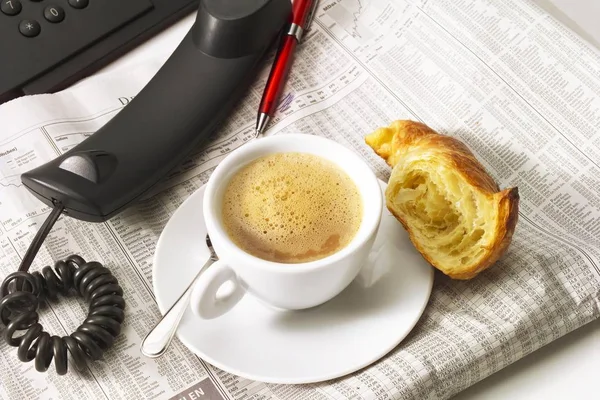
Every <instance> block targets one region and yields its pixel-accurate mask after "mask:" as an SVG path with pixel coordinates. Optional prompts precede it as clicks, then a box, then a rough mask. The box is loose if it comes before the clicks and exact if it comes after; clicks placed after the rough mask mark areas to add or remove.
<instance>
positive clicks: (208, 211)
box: [202, 133, 383, 274]
mask: <svg viewBox="0 0 600 400" xmlns="http://www.w3.org/2000/svg"><path fill="white" fill-rule="evenodd" d="M297 140H302V141H304V142H306V141H313V142H314V143H315V145H317V146H318V145H319V144H327V145H328V146H334V147H336V148H337V149H336V151H337V152H341V153H345V156H346V157H350V158H353V159H354V161H355V162H356V164H357V165H358V166H360V167H359V168H361V169H363V170H364V172H365V174H366V175H367V176H368V177H369V179H368V180H367V181H366V182H359V181H357V180H355V179H354V177H353V176H350V177H351V178H352V180H353V182H354V183H355V184H356V185H357V187H358V188H359V191H360V192H361V194H362V193H366V192H369V193H373V194H370V195H372V196H374V197H375V199H374V201H373V203H374V206H375V207H376V209H374V210H373V212H374V214H373V215H374V217H373V218H371V219H370V220H366V221H365V219H364V212H363V220H362V221H361V225H360V226H359V229H358V231H357V234H356V235H358V233H359V232H360V231H361V229H362V228H363V224H366V225H365V226H366V229H365V233H364V234H363V235H362V236H361V237H358V236H355V237H354V238H353V239H352V240H351V241H350V243H348V244H347V245H346V246H345V247H344V248H342V249H341V250H339V251H337V252H335V253H333V254H331V255H329V256H327V257H324V258H320V259H318V260H313V261H309V262H304V263H280V262H275V261H269V260H265V259H262V258H260V257H257V256H254V255H252V254H250V253H247V252H246V251H244V250H242V249H241V248H239V247H238V246H237V245H236V244H235V243H234V242H233V240H232V239H231V238H230V237H229V235H228V234H227V232H226V230H225V228H224V227H223V225H222V222H221V221H220V218H218V217H217V216H215V215H213V213H212V210H214V207H215V205H214V201H215V195H216V194H215V192H216V191H217V189H218V188H220V187H221V185H225V184H227V183H228V182H229V179H231V175H233V174H234V173H235V171H237V170H239V169H240V168H242V167H243V166H244V165H247V164H248V163H250V162H252V161H253V160H255V159H257V158H258V157H261V156H265V155H267V154H272V153H277V152H278V151H272V152H265V153H264V154H261V155H260V156H256V157H253V158H251V159H248V160H245V161H244V162H243V163H239V159H240V158H243V157H244V155H245V154H247V153H249V152H252V151H255V150H258V149H261V148H263V147H265V146H269V145H270V144H271V142H287V141H292V142H293V141H297ZM285 151H288V152H293V151H294V150H293V149H290V150H285ZM279 152H282V151H279ZM325 158H327V157H325ZM328 159H329V160H330V161H334V162H335V160H333V159H331V158H328ZM340 168H343V167H341V166H340ZM346 172H347V171H346ZM225 175H230V176H229V179H227V180H226V182H223V178H224V177H225ZM382 210H383V194H382V193H381V187H380V186H379V182H378V179H377V176H376V175H375V173H374V172H373V171H372V170H371V168H370V167H369V165H368V164H367V163H366V162H365V161H364V160H363V159H362V158H361V157H360V156H358V155H357V154H356V153H354V152H353V151H352V150H350V149H348V148H346V147H344V146H343V145H341V144H339V143H337V142H336V141H334V140H331V139H328V138H324V137H320V136H315V135H310V134H305V133H287V134H278V135H273V136H267V137H262V138H259V139H255V140H253V141H251V142H250V143H247V144H244V145H242V146H241V147H238V148H237V149H235V150H233V151H232V152H231V153H229V154H228V155H227V156H226V157H225V159H223V160H222V161H221V162H220V163H219V164H218V165H217V167H216V168H215V170H214V171H213V173H212V174H211V176H210V178H209V180H208V183H207V185H206V190H205V192H204V201H203V210H202V211H203V214H204V220H205V223H206V227H207V230H208V232H209V234H210V233H211V232H212V234H213V235H214V234H215V233H216V234H217V235H219V236H221V237H223V238H224V240H222V241H219V240H218V241H219V242H221V243H225V244H226V246H227V253H228V254H231V255H232V258H234V259H236V260H240V264H244V265H250V266H253V267H255V268H259V269H262V270H268V271H272V272H277V273H286V274H298V273H305V272H309V271H312V270H315V269H319V268H322V267H324V266H327V265H331V264H335V263H336V262H338V261H340V260H342V259H344V258H346V257H348V256H350V255H352V253H354V252H356V251H357V250H358V249H359V248H360V247H361V246H362V245H364V243H365V242H367V241H368V240H369V239H370V238H371V237H372V236H373V235H374V234H375V233H376V231H377V229H378V227H379V222H380V220H381V212H382ZM211 240H213V243H214V239H213V237H212V235H211ZM217 255H218V254H217Z"/></svg>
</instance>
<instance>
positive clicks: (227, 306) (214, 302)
mask: <svg viewBox="0 0 600 400" xmlns="http://www.w3.org/2000/svg"><path fill="white" fill-rule="evenodd" d="M227 282H231V283H232V284H233V289H232V290H231V291H229V293H227V294H226V295H225V296H217V292H218V291H219V289H220V288H221V287H222V286H223V285H224V284H225V283H227ZM245 293H246V291H245V290H244V288H242V285H241V284H240V281H239V280H238V278H237V274H236V273H235V271H234V270H233V269H232V268H231V267H230V266H228V265H227V264H225V263H224V262H223V261H221V260H219V261H216V262H215V263H214V264H213V265H211V266H210V267H209V268H208V269H207V270H206V271H204V273H203V274H202V275H201V276H200V277H199V279H198V281H197V282H196V284H195V285H194V289H193V290H192V296H191V299H190V306H191V307H192V311H193V312H194V314H196V315H197V316H199V317H200V318H202V319H213V318H217V317H220V316H221V315H223V314H225V313H226V312H228V311H229V310H231V309H232V308H233V306H235V305H236V304H237V303H238V302H239V301H240V300H241V299H242V297H244V294H245Z"/></svg>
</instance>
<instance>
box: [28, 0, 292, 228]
mask: <svg viewBox="0 0 600 400" xmlns="http://www.w3.org/2000/svg"><path fill="white" fill-rule="evenodd" d="M290 14H291V2H290V1H289V0H202V1H201V2H200V5H199V9H198V13H197V16H196V21H195V23H194V25H193V26H192V28H191V29H190V31H189V32H188V33H187V35H186V36H185V38H184V39H183V41H182V42H181V43H180V44H179V46H178V47H177V49H176V50H175V52H174V53H173V54H172V55H171V57H170V58H169V59H168V60H167V62H166V63H165V64H164V66H163V67H162V68H161V69H160V70H159V71H158V73H157V74H156V75H155V76H154V77H153V78H152V80H151V81H150V82H149V83H148V84H147V85H146V87H144V89H143V90H142V91H141V92H140V93H139V94H138V95H137V96H136V97H135V98H134V99H133V100H132V101H131V102H130V103H129V104H127V105H126V106H125V107H124V109H123V110H121V111H120V112H119V113H118V114H117V115H116V116H115V117H114V118H113V119H111V120H110V121H109V122H108V123H107V124H106V125H105V126H103V127H102V128H101V129H99V130H98V131H97V132H96V133H94V134H93V135H91V136H90V137H89V138H87V139H86V140H84V141H83V142H82V143H80V144H79V145H77V146H76V147H74V148H73V149H71V150H70V151H68V152H67V153H65V154H64V155H62V156H59V157H58V158H56V159H54V160H52V161H50V162H48V163H46V164H44V165H42V166H40V167H38V168H35V169H33V170H31V171H29V172H27V173H25V174H23V175H22V176H21V180H22V182H23V184H24V186H25V187H27V189H29V190H30V191H31V192H32V193H33V194H34V195H35V196H36V197H37V198H38V199H40V200H41V201H42V202H44V203H45V204H47V205H49V206H51V207H52V206H53V205H54V204H55V203H60V204H61V205H62V207H63V208H64V212H66V213H67V215H69V216H71V217H73V218H77V219H80V220H84V221H91V222H101V221H105V220H107V219H109V218H111V217H112V216H114V215H115V214H117V213H119V212H120V211H122V210H123V209H125V208H126V207H127V206H128V205H130V204H131V203H132V202H133V201H134V200H136V199H138V198H140V197H141V196H142V195H143V194H144V193H145V192H147V191H148V190H149V189H150V188H151V187H152V186H153V185H154V184H156V183H157V182H158V181H159V180H160V179H161V178H162V177H164V176H165V175H166V174H167V173H168V172H169V170H171V169H173V168H174V167H176V166H177V164H178V163H180V162H181V161H182V160H183V158H184V157H185V156H186V155H188V154H189V151H190V150H192V149H193V148H194V147H196V146H199V145H201V144H202V143H203V142H205V141H207V140H208V139H209V137H210V134H211V133H212V131H213V130H214V128H215V127H216V126H217V125H218V124H219V123H220V122H221V121H223V120H224V119H225V118H226V117H227V116H228V114H229V113H230V111H231V109H232V107H233V106H234V104H235V103H236V101H237V100H238V99H239V98H240V97H241V96H242V95H243V93H244V91H245V90H246V89H247V87H248V85H249V83H250V82H251V80H252V78H253V77H254V75H255V73H256V70H257V67H258V65H259V62H260V60H261V58H262V57H263V55H264V54H265V52H266V51H267V49H268V48H269V47H270V45H271V44H272V43H273V42H274V41H275V39H276V38H277V34H278V32H279V31H281V29H282V28H283V26H284V24H285V23H286V22H287V21H288V19H289V17H290Z"/></svg>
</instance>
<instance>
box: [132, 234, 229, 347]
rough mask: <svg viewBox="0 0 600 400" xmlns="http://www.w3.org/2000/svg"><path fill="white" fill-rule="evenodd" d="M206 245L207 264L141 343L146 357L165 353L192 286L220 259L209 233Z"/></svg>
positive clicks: (185, 307) (186, 303) (188, 300)
mask: <svg viewBox="0 0 600 400" xmlns="http://www.w3.org/2000/svg"><path fill="white" fill-rule="evenodd" d="M206 246H207V247H208V250H210V258H209V259H208V261H206V264H204V266H203V267H202V268H200V271H199V272H198V274H197V275H196V277H195V278H194V280H192V283H190V284H189V286H188V287H187V289H185V292H183V294H182V295H181V296H179V298H178V299H177V301H176V302H175V304H173V305H172V306H171V308H169V310H168V311H167V312H166V313H165V315H164V316H163V317H162V319H161V320H160V321H158V323H157V324H156V325H155V326H154V328H152V330H151V331H150V333H148V335H146V337H145V338H144V340H143V341H142V345H141V349H140V350H141V352H142V354H143V355H145V356H146V357H151V358H156V357H160V356H162V355H163V354H164V352H165V351H166V350H167V348H168V347H169V344H170V343H171V340H173V336H175V332H176V331H177V327H178V326H179V322H180V321H181V317H183V314H184V313H185V310H186V309H187V306H188V304H189V302H190V295H191V294H192V288H193V287H194V284H195V283H196V281H197V280H198V278H199V277H200V275H201V274H202V272H204V271H205V270H206V269H207V268H208V267H210V266H211V265H212V264H213V263H214V262H215V261H217V260H218V259H219V257H217V254H216V253H215V250H214V249H213V246H212V243H211V242H210V237H208V234H207V235H206Z"/></svg>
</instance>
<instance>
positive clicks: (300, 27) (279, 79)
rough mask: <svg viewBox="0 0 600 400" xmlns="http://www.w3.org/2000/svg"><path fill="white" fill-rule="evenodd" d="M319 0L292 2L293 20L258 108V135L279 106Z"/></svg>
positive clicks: (276, 57)
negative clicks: (295, 52) (296, 50)
mask: <svg viewBox="0 0 600 400" xmlns="http://www.w3.org/2000/svg"><path fill="white" fill-rule="evenodd" d="M317 4H318V0H294V3H293V4H292V21H291V23H290V25H289V27H288V30H287V32H286V33H285V34H284V36H283V37H282V38H281V43H280V46H279V49H278V51H277V54H276V55H275V61H273V67H272V68H271V73H270V74H269V79H268V80H267V84H266V86H265V91H264V93H263V96H262V99H261V101H260V107H259V108H258V118H257V120H256V136H258V135H260V134H261V133H263V132H264V130H265V128H266V127H267V124H268V123H269V121H270V120H271V117H272V116H273V114H274V113H275V109H276V108H277V104H278V100H279V96H280V95H281V90H283V87H284V86H285V80H286V77H287V74H288V71H289V69H290V66H291V65H292V62H293V60H294V50H295V49H296V45H297V44H298V43H299V42H300V40H301V39H302V34H303V33H304V31H305V30H306V29H307V27H308V26H309V25H310V22H311V20H312V17H313V16H314V12H315V9H316V7H317Z"/></svg>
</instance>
